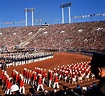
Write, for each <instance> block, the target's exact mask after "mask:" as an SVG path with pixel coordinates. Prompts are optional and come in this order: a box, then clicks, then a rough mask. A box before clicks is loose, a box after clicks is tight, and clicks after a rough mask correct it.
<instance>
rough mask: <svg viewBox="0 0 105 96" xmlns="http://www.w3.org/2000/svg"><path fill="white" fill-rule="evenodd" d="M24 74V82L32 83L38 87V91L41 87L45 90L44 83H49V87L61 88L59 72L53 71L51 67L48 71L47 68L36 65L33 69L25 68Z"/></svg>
mask: <svg viewBox="0 0 105 96" xmlns="http://www.w3.org/2000/svg"><path fill="white" fill-rule="evenodd" d="M23 76H24V82H25V83H27V84H30V85H31V86H33V87H34V88H35V87H36V88H37V91H39V88H40V87H41V88H42V89H43V90H44V88H43V84H47V85H48V86H49V87H53V88H56V87H57V88H59V84H58V74H57V73H53V71H52V70H50V69H49V70H48V72H47V71H46V69H42V68H39V67H35V69H34V70H33V71H32V70H29V69H27V68H24V70H23Z"/></svg>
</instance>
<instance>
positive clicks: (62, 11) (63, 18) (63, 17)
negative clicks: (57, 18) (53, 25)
mask: <svg viewBox="0 0 105 96" xmlns="http://www.w3.org/2000/svg"><path fill="white" fill-rule="evenodd" d="M63 23H64V7H62V24H63Z"/></svg>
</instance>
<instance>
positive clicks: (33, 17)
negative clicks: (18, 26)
mask: <svg viewBox="0 0 105 96" xmlns="http://www.w3.org/2000/svg"><path fill="white" fill-rule="evenodd" d="M33 25H34V9H33V10H32V26H33Z"/></svg>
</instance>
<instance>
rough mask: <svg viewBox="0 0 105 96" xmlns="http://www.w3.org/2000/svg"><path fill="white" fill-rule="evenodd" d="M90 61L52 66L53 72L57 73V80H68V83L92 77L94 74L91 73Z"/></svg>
mask: <svg viewBox="0 0 105 96" xmlns="http://www.w3.org/2000/svg"><path fill="white" fill-rule="evenodd" d="M89 63H90V62H80V63H76V64H68V65H62V66H58V67H57V68H54V69H53V71H54V73H57V74H58V77H59V80H64V81H65V82H66V81H68V82H69V83H72V84H74V83H77V82H82V81H83V80H89V79H90V78H92V79H93V78H94V77H95V75H94V74H93V73H91V66H90V65H89Z"/></svg>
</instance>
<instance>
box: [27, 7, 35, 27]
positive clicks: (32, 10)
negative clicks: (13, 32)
mask: <svg viewBox="0 0 105 96" xmlns="http://www.w3.org/2000/svg"><path fill="white" fill-rule="evenodd" d="M28 12H31V13H32V26H33V25H34V8H25V22H26V26H27V20H28V16H27V15H28V14H27V13H28Z"/></svg>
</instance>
